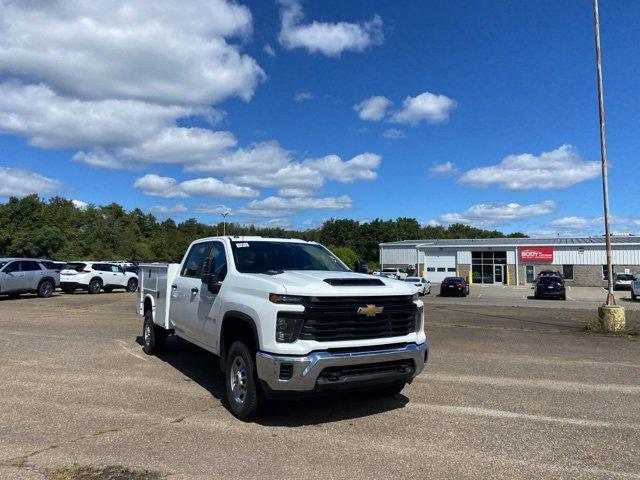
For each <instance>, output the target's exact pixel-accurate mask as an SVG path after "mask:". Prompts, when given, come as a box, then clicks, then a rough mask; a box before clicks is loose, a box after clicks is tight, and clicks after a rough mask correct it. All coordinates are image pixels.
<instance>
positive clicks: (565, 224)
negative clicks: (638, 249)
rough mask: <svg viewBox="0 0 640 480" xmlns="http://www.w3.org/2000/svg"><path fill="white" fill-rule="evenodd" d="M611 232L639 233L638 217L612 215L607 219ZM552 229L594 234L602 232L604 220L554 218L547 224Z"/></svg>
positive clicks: (567, 217) (600, 217) (639, 222)
mask: <svg viewBox="0 0 640 480" xmlns="http://www.w3.org/2000/svg"><path fill="white" fill-rule="evenodd" d="M609 222H610V225H611V228H612V230H613V229H615V230H621V231H632V232H634V233H636V232H637V233H640V217H638V216H633V215H628V216H626V215H612V216H610V217H609ZM549 225H551V226H552V227H554V228H559V229H565V230H567V231H570V232H574V233H575V232H579V233H587V232H588V233H594V232H604V218H603V217H602V216H599V217H595V216H594V217H590V216H584V217H583V216H577V215H571V216H566V217H560V218H556V219H554V220H551V221H550V222H549Z"/></svg>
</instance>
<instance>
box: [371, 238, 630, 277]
mask: <svg viewBox="0 0 640 480" xmlns="http://www.w3.org/2000/svg"><path fill="white" fill-rule="evenodd" d="M611 242H612V249H613V252H612V255H613V256H612V259H613V272H614V274H615V273H636V272H638V271H640V236H613V237H612V238H611ZM380 264H381V266H382V267H397V268H406V269H409V270H411V271H413V272H415V271H416V270H418V271H419V272H420V273H421V274H422V275H423V276H424V277H425V278H427V279H428V280H430V281H432V282H440V281H442V279H443V278H445V277H448V276H462V277H464V278H470V279H471V281H472V282H473V283H489V284H510V285H516V284H517V285H524V284H528V283H532V282H533V281H534V279H535V278H536V276H537V274H538V272H540V271H541V270H558V271H560V272H561V273H562V274H563V275H564V278H565V279H566V281H567V283H568V284H569V285H575V286H604V285H606V280H607V276H608V274H609V273H608V271H607V258H606V253H605V241H604V237H554V238H491V239H486V238H483V239H456V240H404V241H400V242H391V243H381V244H380Z"/></svg>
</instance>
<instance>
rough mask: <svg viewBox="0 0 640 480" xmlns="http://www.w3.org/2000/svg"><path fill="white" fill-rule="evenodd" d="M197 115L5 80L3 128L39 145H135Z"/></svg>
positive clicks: (0, 93) (0, 112)
mask: <svg viewBox="0 0 640 480" xmlns="http://www.w3.org/2000/svg"><path fill="white" fill-rule="evenodd" d="M0 37H1V35H0ZM191 113H194V110H193V109H192V108H190V107H177V106H164V105H157V104H151V103H145V102H140V101H136V100H94V101H85V100H78V99H73V98H69V97H62V96H60V95H57V94H55V93H54V92H53V91H52V90H51V89H50V88H49V87H47V86H45V85H24V84H22V83H19V82H15V81H6V82H3V83H0V132H2V133H8V134H11V135H18V136H21V137H26V138H27V139H28V140H29V143H30V144H32V145H35V146H38V147H48V148H50V147H62V148H67V147H75V148H82V147H111V146H116V145H127V144H132V143H136V142H140V141H142V140H144V139H146V138H148V137H150V136H152V135H155V134H156V133H157V132H159V131H160V130H161V129H162V128H164V127H165V126H167V125H170V124H172V123H173V122H174V120H175V118H177V117H182V116H185V115H189V114H191Z"/></svg>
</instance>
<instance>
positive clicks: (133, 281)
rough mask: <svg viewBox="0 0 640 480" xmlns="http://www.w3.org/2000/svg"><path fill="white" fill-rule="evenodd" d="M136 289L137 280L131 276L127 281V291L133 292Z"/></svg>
mask: <svg viewBox="0 0 640 480" xmlns="http://www.w3.org/2000/svg"><path fill="white" fill-rule="evenodd" d="M136 290H138V280H136V279H135V278H132V279H130V280H129V281H128V282H127V292H135V291H136Z"/></svg>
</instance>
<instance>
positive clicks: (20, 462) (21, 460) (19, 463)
mask: <svg viewBox="0 0 640 480" xmlns="http://www.w3.org/2000/svg"><path fill="white" fill-rule="evenodd" d="M26 463H27V457H20V458H18V459H17V460H16V461H15V462H13V463H12V464H11V466H13V467H18V468H22V467H24V466H25V465H26Z"/></svg>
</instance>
